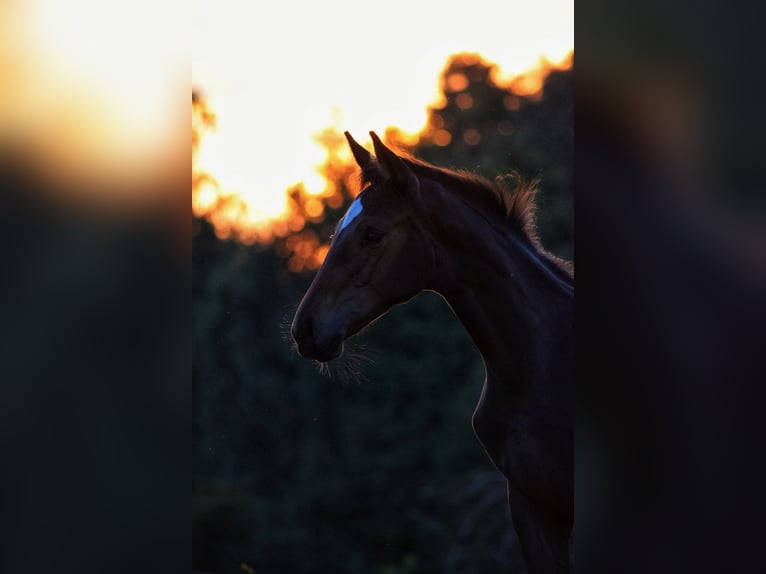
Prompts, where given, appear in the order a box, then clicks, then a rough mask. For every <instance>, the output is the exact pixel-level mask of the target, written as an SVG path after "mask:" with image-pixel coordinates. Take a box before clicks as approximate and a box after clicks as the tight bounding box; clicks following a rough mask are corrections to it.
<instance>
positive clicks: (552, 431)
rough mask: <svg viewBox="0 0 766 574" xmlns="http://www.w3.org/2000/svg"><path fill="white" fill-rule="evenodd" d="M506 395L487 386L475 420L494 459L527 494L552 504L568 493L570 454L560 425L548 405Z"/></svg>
mask: <svg viewBox="0 0 766 574" xmlns="http://www.w3.org/2000/svg"><path fill="white" fill-rule="evenodd" d="M503 399H504V397H503V396H500V395H499V394H498V393H493V392H492V386H491V385H490V384H485V387H484V390H483V391H482V395H481V399H480V400H479V404H478V405H477V407H476V410H475V412H474V415H473V419H472V423H473V428H474V432H475V433H476V436H477V437H478V439H479V441H480V442H481V443H482V445H483V446H484V449H485V450H486V451H487V454H488V455H489V457H490V459H491V460H492V462H493V463H494V464H495V466H497V468H498V469H499V470H500V471H501V472H502V473H503V474H504V475H505V476H506V478H508V479H509V480H510V481H512V482H513V483H514V484H516V485H517V486H518V487H519V488H520V489H521V490H522V491H524V492H525V493H526V495H527V496H529V497H531V498H540V499H546V500H547V501H549V502H551V501H552V500H551V499H559V498H564V497H566V496H567V492H568V491H569V490H571V480H570V478H569V477H570V475H571V464H570V463H569V462H568V459H569V458H571V452H569V453H568V452H567V449H566V448H565V447H564V446H562V444H561V428H559V427H558V425H557V424H556V422H555V420H552V419H551V416H550V413H549V412H547V411H546V410H545V409H542V408H540V407H537V408H535V407H534V406H532V405H530V404H527V405H524V404H513V402H512V401H508V400H503Z"/></svg>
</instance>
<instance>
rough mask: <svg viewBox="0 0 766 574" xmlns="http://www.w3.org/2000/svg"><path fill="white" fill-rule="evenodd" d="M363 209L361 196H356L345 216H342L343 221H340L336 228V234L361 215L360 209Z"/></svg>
mask: <svg viewBox="0 0 766 574" xmlns="http://www.w3.org/2000/svg"><path fill="white" fill-rule="evenodd" d="M363 208H364V205H362V196H361V194H360V195H358V196H357V198H356V199H355V200H354V202H353V203H352V204H351V206H350V207H349V208H348V211H347V212H346V215H344V216H343V219H341V221H340V227H339V228H338V233H340V232H341V231H343V230H344V229H346V227H347V226H348V224H349V223H351V222H352V221H354V219H356V217H357V216H358V215H359V214H360V213H362V209H363Z"/></svg>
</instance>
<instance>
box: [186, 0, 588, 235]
mask: <svg viewBox="0 0 766 574" xmlns="http://www.w3.org/2000/svg"><path fill="white" fill-rule="evenodd" d="M193 10H194V14H193V17H194V20H193V30H194V34H193V62H192V80H193V84H194V85H195V86H197V87H199V88H200V89H201V90H202V91H203V93H204V95H205V97H206V98H207V101H208V102H209V104H210V107H211V108H212V110H213V111H214V112H215V114H216V115H217V118H218V125H217V129H216V130H215V131H214V132H212V133H209V134H208V135H206V136H205V138H204V139H203V141H202V145H201V148H200V150H199V156H198V158H197V160H198V168H199V169H201V170H204V171H207V172H209V173H211V174H212V175H213V176H214V177H215V178H216V179H217V180H218V182H219V183H220V185H221V188H222V189H223V190H224V191H225V192H228V193H237V194H238V195H240V196H241V197H243V198H244V199H245V201H246V203H247V206H248V210H249V211H248V215H247V218H248V220H249V221H251V222H252V223H253V225H256V224H257V223H258V222H261V223H262V222H264V221H266V220H268V219H270V218H275V217H279V216H280V215H282V214H283V213H284V211H285V209H286V203H285V201H286V200H285V190H286V189H287V188H288V187H290V186H292V185H295V184H296V183H298V182H303V184H304V185H305V187H306V189H307V190H308V191H309V192H312V193H318V192H321V191H322V189H323V188H324V185H325V182H324V180H323V179H322V177H321V176H320V175H319V174H318V173H317V171H316V168H317V167H318V166H319V165H320V164H321V163H322V161H323V159H324V151H323V149H322V148H321V147H320V146H319V145H318V144H317V143H316V142H315V141H314V135H315V134H317V133H318V132H320V131H321V130H322V129H323V128H326V127H327V126H334V127H335V128H336V129H338V130H339V131H343V130H349V131H351V132H352V133H353V134H354V136H355V137H356V138H357V139H358V140H359V141H360V143H362V144H368V143H369V139H368V138H367V137H366V134H367V133H368V132H369V131H370V130H374V131H376V132H377V133H379V134H382V133H384V132H385V129H386V128H387V127H391V126H395V127H397V128H399V129H400V130H402V131H403V132H405V134H415V133H417V132H419V131H420V130H421V129H422V128H423V127H424V126H425V124H426V120H427V107H428V105H429V104H431V103H433V102H435V101H436V100H437V99H438V82H439V75H440V72H441V70H442V68H443V67H444V65H445V63H446V62H447V59H448V57H449V56H450V55H451V54H454V53H459V52H477V53H479V54H481V55H482V56H483V57H484V58H485V59H486V60H488V61H490V62H492V63H495V64H497V65H498V72H499V76H500V77H499V79H501V80H507V79H510V78H511V77H513V76H515V75H517V74H520V73H522V72H524V71H526V70H529V69H531V68H535V67H536V66H539V65H540V63H541V59H545V60H547V61H549V62H552V63H558V62H560V61H562V60H563V59H564V58H565V57H567V55H568V54H569V53H570V52H571V51H572V50H573V47H574V14H573V12H574V3H573V2H571V1H560V0H550V1H542V0H540V1H536V2H528V1H525V2H521V1H516V0H506V1H505V2H496V1H495V0H473V1H471V2H467V3H462V4H460V5H459V6H452V5H449V4H445V3H444V2H442V1H440V2H436V1H432V0H428V1H413V0H391V1H389V2H386V3H385V4H382V5H377V4H376V5H360V4H359V3H358V2H351V1H349V0H326V1H324V2H303V3H299V4H298V5H296V3H292V2H280V3H270V4H268V5H266V4H256V3H243V2H240V1H233V0H217V1H215V2H213V1H211V0H194V3H193ZM208 195H210V194H208ZM207 201H212V198H211V197H208V198H207Z"/></svg>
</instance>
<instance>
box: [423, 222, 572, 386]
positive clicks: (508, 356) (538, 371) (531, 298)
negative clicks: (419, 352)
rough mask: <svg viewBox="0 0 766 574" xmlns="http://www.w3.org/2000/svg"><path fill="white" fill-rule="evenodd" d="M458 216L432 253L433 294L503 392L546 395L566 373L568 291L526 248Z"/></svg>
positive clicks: (544, 262) (510, 235)
mask: <svg viewBox="0 0 766 574" xmlns="http://www.w3.org/2000/svg"><path fill="white" fill-rule="evenodd" d="M465 217H466V218H467V219H466V220H464V221H463V223H464V224H463V225H460V226H458V229H457V230H455V229H453V230H452V231H451V233H452V235H451V236H450V237H449V240H448V241H443V242H441V245H440V246H439V247H437V250H438V251H439V252H440V256H439V257H438V260H439V266H440V269H439V272H438V274H437V279H436V284H435V285H434V290H435V291H437V292H439V293H440V294H441V295H442V296H443V297H444V298H445V299H446V300H447V302H448V303H449V305H450V306H451V307H452V309H453V311H454V312H455V314H456V315H457V316H458V318H459V319H460V320H461V322H462V323H463V325H464V326H465V327H466V329H467V331H468V332H469V334H470V335H471V337H472V338H473V340H474V342H475V343H476V345H477V347H478V349H479V351H480V352H481V354H482V357H483V358H484V362H485V364H486V367H487V371H488V377H489V378H494V379H496V380H499V381H502V382H503V384H504V386H505V388H506V390H507V391H508V392H511V393H520V394H525V395H527V394H528V393H530V392H532V393H534V392H535V390H538V391H540V392H542V393H544V394H547V393H550V392H551V390H552V389H551V388H550V384H557V381H560V380H561V379H562V377H566V371H570V373H571V365H568V364H566V363H567V361H570V360H571V345H572V344H571V339H572V327H573V325H572V322H573V294H572V287H571V284H570V283H569V282H568V281H566V279H565V278H564V276H563V273H561V272H560V271H557V270H555V269H553V268H552V265H553V264H552V263H550V262H549V261H547V259H546V258H545V256H544V255H543V254H541V253H539V252H538V251H537V249H535V248H534V247H533V246H532V245H531V244H530V243H529V242H528V241H526V240H524V239H522V238H519V237H516V236H515V235H514V234H513V232H511V231H508V232H503V231H502V230H500V231H492V232H490V231H489V229H490V228H488V223H487V221H486V220H484V221H481V217H482V216H481V215H480V214H479V213H474V214H469V215H466V216H465ZM455 233H457V234H458V235H462V237H455V236H454V234H455ZM446 244H449V245H450V247H449V248H447V247H445V245H446ZM555 354H558V356H555ZM562 362H563V364H562ZM539 385H548V388H546V389H539V388H538V389H536V387H537V386H539Z"/></svg>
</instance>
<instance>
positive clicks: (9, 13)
mask: <svg viewBox="0 0 766 574" xmlns="http://www.w3.org/2000/svg"><path fill="white" fill-rule="evenodd" d="M187 10H188V7H187V6H186V5H185V4H184V3H182V2H181V1H180V0H169V1H168V0H162V1H161V2H157V1H153V0H131V1H130V2H128V1H125V0H122V1H120V0H111V1H109V2H102V1H100V0H24V1H23V2H22V1H19V0H17V1H10V2H5V3H0V84H2V85H3V90H2V94H0V129H1V130H3V132H4V134H5V137H19V138H20V139H21V136H20V135H18V134H23V135H24V139H25V141H27V142H30V141H31V142H33V144H34V149H35V152H36V153H38V154H39V156H40V157H41V158H43V160H44V163H45V164H46V166H47V167H52V168H54V169H56V170H59V171H60V172H61V174H62V175H65V176H74V177H78V174H79V176H80V177H82V176H83V174H88V175H92V174H94V173H96V172H98V173H102V174H104V175H105V176H108V177H111V178H113V179H114V178H115V176H116V175H118V177H119V178H120V179H121V178H122V177H123V175H126V174H127V175H128V176H129V177H137V174H140V173H143V172H145V171H148V170H151V169H159V170H162V169H165V170H167V165H168V163H169V162H168V156H169V152H168V149H169V147H170V146H172V144H173V141H174V138H175V139H176V141H177V134H178V129H179V128H180V127H181V126H183V127H184V128H185V129H186V130H188V127H186V126H188V108H187V107H186V106H187V105H188V91H189V75H188V74H189V64H190V55H189V44H190V35H191V34H190V32H189V26H188V19H189V17H188V16H187V14H188V12H187ZM180 102H183V104H180ZM176 159H177V158H176ZM103 187H104V186H102V188H103ZM112 187H114V186H112Z"/></svg>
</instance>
